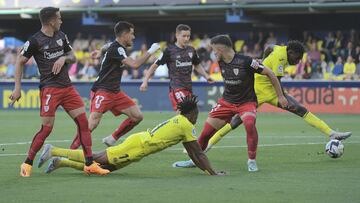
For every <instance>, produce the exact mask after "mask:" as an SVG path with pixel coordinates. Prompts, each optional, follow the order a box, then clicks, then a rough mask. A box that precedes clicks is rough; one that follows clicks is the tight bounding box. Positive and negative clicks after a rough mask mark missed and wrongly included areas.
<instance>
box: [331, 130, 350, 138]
mask: <svg viewBox="0 0 360 203" xmlns="http://www.w3.org/2000/svg"><path fill="white" fill-rule="evenodd" d="M351 134H352V132H338V131H332V132H331V134H330V140H345V139H347V138H349V137H350V136H351Z"/></svg>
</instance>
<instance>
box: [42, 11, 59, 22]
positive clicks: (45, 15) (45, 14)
mask: <svg viewBox="0 0 360 203" xmlns="http://www.w3.org/2000/svg"><path fill="white" fill-rule="evenodd" d="M58 11H60V9H59V8H55V7H45V8H42V9H41V10H40V13H39V18H40V22H41V24H47V23H49V21H50V20H51V19H52V18H55V17H56V12H58Z"/></svg>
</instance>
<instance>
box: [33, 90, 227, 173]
mask: <svg viewBox="0 0 360 203" xmlns="http://www.w3.org/2000/svg"><path fill="white" fill-rule="evenodd" d="M177 108H178V109H179V112H180V115H177V116H174V117H172V118H171V119H169V120H167V121H164V122H162V123H161V124H159V125H157V126H156V127H155V128H154V129H152V130H151V131H150V130H148V131H144V132H140V133H135V134H132V135H130V136H129V137H128V138H126V139H125V141H124V142H123V143H121V144H119V145H117V146H113V147H109V148H107V149H106V150H104V151H102V152H99V153H94V157H95V160H96V161H97V162H98V163H99V164H101V166H102V167H104V168H107V169H109V170H110V171H114V170H117V169H120V168H123V167H125V166H127V165H129V164H130V163H133V162H137V161H140V160H141V159H142V158H144V157H145V156H148V155H150V154H153V153H156V152H159V151H162V150H164V149H166V148H168V147H170V146H172V145H175V144H177V143H179V142H180V141H182V142H183V145H184V147H185V149H186V150H187V152H188V155H189V156H190V158H191V159H192V160H193V161H194V163H195V164H196V166H198V167H199V168H200V169H201V170H203V171H204V172H205V173H206V174H209V175H224V174H225V173H224V172H215V171H214V170H213V169H212V167H211V165H210V163H209V161H208V158H207V157H206V155H205V154H204V153H203V151H202V150H201V149H200V146H199V145H198V144H197V142H196V137H195V127H194V124H195V123H196V120H197V117H198V108H197V101H196V97H195V96H188V97H185V98H183V100H182V101H181V102H180V103H178V106H177ZM51 157H54V158H53V159H52V160H51V161H50V164H49V165H48V167H47V169H46V173H50V172H52V171H54V170H56V169H58V168H61V167H71V168H74V169H78V170H80V169H81V168H82V167H83V165H84V156H83V154H82V153H81V152H80V151H79V150H70V149H62V148H57V147H54V146H52V145H50V144H47V145H46V147H45V148H44V150H43V153H42V154H41V157H40V160H39V167H41V166H42V165H43V164H44V163H45V162H46V161H47V160H49V159H50V158H51Z"/></svg>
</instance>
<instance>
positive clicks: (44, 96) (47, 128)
mask: <svg viewBox="0 0 360 203" xmlns="http://www.w3.org/2000/svg"><path fill="white" fill-rule="evenodd" d="M59 97H61V96H59V93H58V88H43V89H41V90H40V117H41V123H42V125H41V128H40V130H39V132H37V133H36V134H35V136H34V138H33V140H32V142H31V145H30V149H29V151H28V156H27V158H26V160H25V161H24V163H22V164H21V166H20V175H21V176H23V177H29V176H30V175H31V170H32V165H33V161H34V158H35V156H36V154H37V152H38V151H39V150H40V149H41V147H42V146H43V144H44V142H45V139H46V138H47V137H48V136H49V135H50V133H51V131H52V128H53V125H54V121H55V112H56V109H57V106H58V105H59V103H60V101H59Z"/></svg>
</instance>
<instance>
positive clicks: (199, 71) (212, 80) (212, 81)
mask: <svg viewBox="0 0 360 203" xmlns="http://www.w3.org/2000/svg"><path fill="white" fill-rule="evenodd" d="M195 70H196V72H198V73H199V74H200V75H201V76H203V77H204V78H205V79H206V80H207V81H208V83H214V82H215V81H214V79H212V78H211V77H210V76H209V74H208V73H207V72H206V71H205V69H204V68H203V67H202V66H201V65H200V64H198V65H195Z"/></svg>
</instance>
